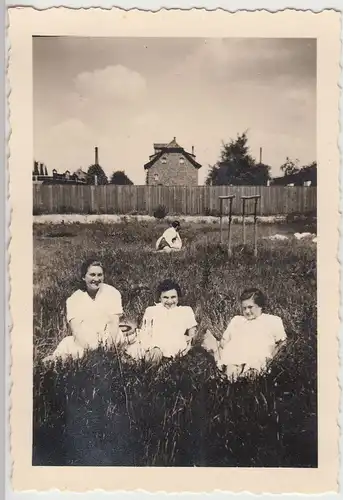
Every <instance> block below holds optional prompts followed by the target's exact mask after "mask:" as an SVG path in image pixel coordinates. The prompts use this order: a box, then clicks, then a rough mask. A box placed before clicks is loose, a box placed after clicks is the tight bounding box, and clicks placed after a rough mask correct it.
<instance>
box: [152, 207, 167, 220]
mask: <svg viewBox="0 0 343 500" xmlns="http://www.w3.org/2000/svg"><path fill="white" fill-rule="evenodd" d="M153 215H154V217H155V219H164V218H165V217H166V216H167V215H168V210H167V207H165V206H164V205H158V207H156V208H155V210H154V213H153Z"/></svg>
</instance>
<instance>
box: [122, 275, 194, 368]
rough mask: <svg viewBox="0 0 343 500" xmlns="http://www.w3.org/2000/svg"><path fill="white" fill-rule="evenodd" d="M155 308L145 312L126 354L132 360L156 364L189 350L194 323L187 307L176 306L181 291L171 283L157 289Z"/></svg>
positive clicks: (176, 285)
mask: <svg viewBox="0 0 343 500" xmlns="http://www.w3.org/2000/svg"><path fill="white" fill-rule="evenodd" d="M156 295H157V302H158V303H157V304H155V305H154V306H150V307H148V308H147V309H146V311H145V314H144V317H143V321H142V328H141V330H139V331H138V332H137V340H136V342H135V343H134V344H132V345H130V346H129V347H128V349H127V351H126V352H127V353H128V354H129V355H130V356H131V357H132V358H134V359H143V358H144V359H149V360H153V361H155V362H158V361H160V360H161V359H162V357H165V358H173V357H175V356H177V355H182V356H183V355H185V354H186V353H187V352H188V351H189V349H190V348H191V344H192V340H193V338H194V335H195V332H196V326H197V322H196V319H195V316H194V313H193V310H192V308H191V307H188V306H181V305H179V299H180V297H181V289H180V287H179V285H178V284H177V283H175V282H174V281H171V280H169V279H168V280H165V281H162V282H161V283H160V284H159V285H158V287H157V294H156Z"/></svg>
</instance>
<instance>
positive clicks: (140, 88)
mask: <svg viewBox="0 0 343 500" xmlns="http://www.w3.org/2000/svg"><path fill="white" fill-rule="evenodd" d="M74 90H75V92H76V93H77V94H78V95H79V97H80V99H84V100H101V101H106V102H108V103H109V104H110V103H111V102H112V101H117V102H118V101H119V102H123V101H124V102H125V103H126V104H127V103H130V102H134V101H137V100H139V99H141V98H142V96H143V95H144V94H145V92H146V82H145V79H144V78H143V77H142V76H141V75H140V74H139V73H138V72H136V71H132V70H130V69H128V68H126V67H125V66H121V65H116V66H107V67H106V68H104V69H96V70H94V71H92V72H83V73H79V74H78V75H77V76H76V78H75V79H74Z"/></svg>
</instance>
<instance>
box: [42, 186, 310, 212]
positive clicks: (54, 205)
mask: <svg viewBox="0 0 343 500" xmlns="http://www.w3.org/2000/svg"><path fill="white" fill-rule="evenodd" d="M228 194H234V195H236V198H235V200H234V202H233V213H234V214H240V213H241V210H242V202H241V199H240V198H241V196H251V195H254V194H259V195H261V203H260V210H259V214H260V215H286V214H290V213H307V212H314V211H316V209H317V188H315V187H287V186H270V187H267V186H196V187H187V186H184V187H183V186H116V185H107V186H84V185H72V186H70V185H69V186H66V185H63V184H55V185H44V184H33V214H54V213H65V214H66V213H78V214H135V213H136V214H150V215H152V214H153V212H154V210H155V209H156V208H157V207H158V206H159V205H164V206H165V207H166V209H167V212H168V213H169V214H170V215H171V214H176V215H218V213H219V196H224V195H228ZM224 208H225V203H224ZM247 209H248V212H249V211H252V209H253V206H252V205H251V206H250V205H249V204H248V207H247Z"/></svg>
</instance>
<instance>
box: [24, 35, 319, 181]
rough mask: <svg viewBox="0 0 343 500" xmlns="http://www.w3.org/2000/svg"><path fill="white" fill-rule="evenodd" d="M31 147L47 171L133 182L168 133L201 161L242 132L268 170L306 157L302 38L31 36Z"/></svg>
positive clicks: (309, 109)
mask: <svg viewBox="0 0 343 500" xmlns="http://www.w3.org/2000/svg"><path fill="white" fill-rule="evenodd" d="M33 94H34V96H33V109H34V155H35V160H36V161H39V162H44V163H45V164H46V165H47V168H48V171H49V173H51V171H52V169H54V168H56V170H57V171H59V172H64V171H65V170H70V171H71V172H74V171H75V170H77V169H78V168H80V167H81V168H82V169H83V170H85V171H87V168H88V167H89V165H91V164H92V163H94V148H95V146H97V147H98V150H99V163H100V165H101V166H102V167H103V169H104V171H105V172H106V174H107V175H108V176H110V175H111V173H112V172H114V171H116V170H124V171H125V172H126V174H127V175H128V176H129V177H130V179H131V180H132V181H133V182H134V183H135V184H144V183H145V173H144V168H143V166H144V164H145V163H146V162H147V161H148V160H149V155H151V154H153V152H154V151H153V144H154V143H156V142H157V143H166V142H170V141H171V140H172V139H173V138H174V137H176V140H177V142H178V143H179V144H180V145H181V146H182V147H184V148H185V149H186V151H191V149H192V146H194V150H195V155H196V160H197V162H199V163H200V164H201V165H202V168H201V169H200V170H199V184H203V183H204V181H205V179H206V175H207V173H208V166H209V165H213V164H215V163H216V161H217V160H218V158H219V155H220V150H221V145H222V142H223V141H224V142H228V141H229V140H230V139H235V138H236V137H237V135H238V134H241V133H243V132H244V131H247V135H248V139H249V146H250V153H251V154H252V156H254V157H255V158H256V159H259V149H260V147H262V151H263V157H262V160H263V163H266V164H268V165H270V166H271V167H272V170H271V172H272V175H274V176H276V175H279V174H280V166H281V165H282V163H284V162H285V160H286V157H290V158H292V159H299V161H300V164H303V165H305V164H308V163H310V162H312V161H314V160H316V41H315V40H313V39H294V38H290V39H276V38H274V39H266V38H262V39H253V38H245V39H244V38H240V39H237V38H236V39H234V38H226V39H213V38H212V39H200V38H198V39H195V38H149V39H147V38H101V37H99V38H78V37H35V38H34V39H33Z"/></svg>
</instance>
